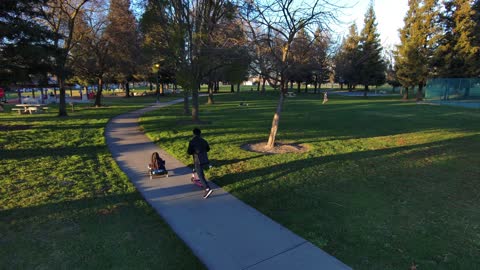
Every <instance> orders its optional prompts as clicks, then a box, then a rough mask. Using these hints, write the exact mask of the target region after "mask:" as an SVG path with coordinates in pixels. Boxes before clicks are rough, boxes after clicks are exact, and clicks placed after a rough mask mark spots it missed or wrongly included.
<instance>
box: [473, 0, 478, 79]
mask: <svg viewBox="0 0 480 270" xmlns="http://www.w3.org/2000/svg"><path fill="white" fill-rule="evenodd" d="M472 11H473V16H472V20H473V22H474V23H475V25H474V28H473V41H472V43H473V46H476V47H477V48H479V47H480V0H475V1H474V3H473V5H472ZM473 62H474V63H475V65H474V66H473V75H474V76H476V77H480V52H479V53H477V54H475V56H474V59H473Z"/></svg>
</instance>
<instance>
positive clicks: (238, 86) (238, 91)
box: [237, 83, 240, 93]
mask: <svg viewBox="0 0 480 270" xmlns="http://www.w3.org/2000/svg"><path fill="white" fill-rule="evenodd" d="M237 93H240V83H237Z"/></svg>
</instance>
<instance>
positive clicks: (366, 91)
mask: <svg viewBox="0 0 480 270" xmlns="http://www.w3.org/2000/svg"><path fill="white" fill-rule="evenodd" d="M367 93H368V84H366V85H365V88H364V89H363V97H365V98H366V97H367Z"/></svg>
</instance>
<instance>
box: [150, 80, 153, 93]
mask: <svg viewBox="0 0 480 270" xmlns="http://www.w3.org/2000/svg"><path fill="white" fill-rule="evenodd" d="M150 91H153V83H152V82H150Z"/></svg>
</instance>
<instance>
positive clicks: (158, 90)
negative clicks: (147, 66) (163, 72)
mask: <svg viewBox="0 0 480 270" xmlns="http://www.w3.org/2000/svg"><path fill="white" fill-rule="evenodd" d="M155 68H156V69H157V91H156V93H157V103H159V102H160V85H159V84H158V79H159V78H158V77H160V64H158V63H157V64H155Z"/></svg>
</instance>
